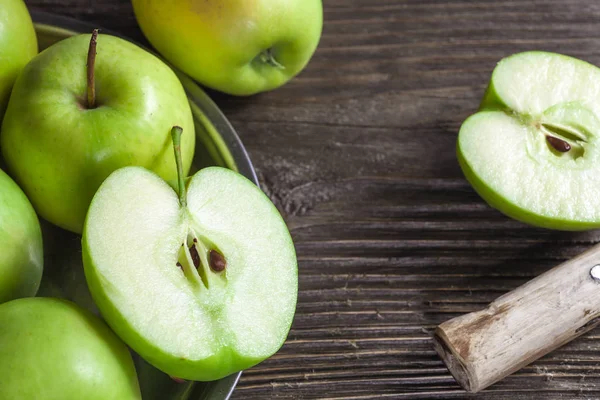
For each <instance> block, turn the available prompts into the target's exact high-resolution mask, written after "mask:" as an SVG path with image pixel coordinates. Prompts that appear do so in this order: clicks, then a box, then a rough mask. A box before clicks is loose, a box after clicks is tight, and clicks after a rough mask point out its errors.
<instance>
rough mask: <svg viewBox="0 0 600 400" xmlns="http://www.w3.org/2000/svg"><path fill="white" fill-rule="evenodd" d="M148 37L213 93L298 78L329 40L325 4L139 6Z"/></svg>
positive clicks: (139, 0) (233, 0) (215, 1)
mask: <svg viewBox="0 0 600 400" xmlns="http://www.w3.org/2000/svg"><path fill="white" fill-rule="evenodd" d="M132 2H133V8H134V10H135V15H136V17H137V20H138V22H139V24H140V26H141V28H142V31H143V32H144V34H145V35H146V37H147V38H148V40H149V41H150V43H152V45H153V46H154V47H155V48H156V49H157V50H158V51H159V52H160V53H161V54H162V55H163V56H164V57H165V58H166V59H167V60H169V61H170V62H171V63H173V64H174V65H175V66H176V67H178V68H179V69H181V70H182V71H184V72H185V73H187V74H188V75H190V76H191V77H192V78H194V79H196V80H197V81H199V82H200V83H202V84H204V85H206V86H209V87H211V88H213V89H217V90H220V91H222V92H225V93H229V94H234V95H251V94H254V93H258V92H263V91H266V90H271V89H275V88H277V87H279V86H281V85H283V84H284V83H286V82H287V81H289V80H290V79H291V78H292V77H294V76H295V75H297V74H298V73H299V72H300V71H301V70H302V69H303V68H304V67H305V66H306V64H307V63H308V61H309V60H310V58H311V57H312V55H313V53H314V51H315V49H316V48H317V45H318V43H319V38H320V36H321V29H322V25H323V5H322V3H321V0H254V1H247V0H208V1H206V0H174V1H168V2H165V1H162V0H132Z"/></svg>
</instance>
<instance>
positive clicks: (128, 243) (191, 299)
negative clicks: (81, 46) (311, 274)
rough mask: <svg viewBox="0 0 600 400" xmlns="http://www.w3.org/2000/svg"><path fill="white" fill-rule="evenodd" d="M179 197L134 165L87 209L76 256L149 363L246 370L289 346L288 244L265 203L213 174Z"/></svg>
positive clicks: (171, 368)
mask: <svg viewBox="0 0 600 400" xmlns="http://www.w3.org/2000/svg"><path fill="white" fill-rule="evenodd" d="M172 133H173V141H174V144H175V155H176V161H177V166H178V176H179V179H178V191H175V190H174V189H173V188H172V187H171V186H169V184H167V182H165V181H164V180H162V179H161V178H160V177H158V176H157V175H155V174H154V173H152V172H150V171H148V170H146V169H144V168H141V167H125V168H122V169H119V170H117V171H115V172H114V173H112V174H111V175H110V176H109V177H108V178H107V179H106V181H104V183H103V184H102V185H101V187H100V189H99V190H98V192H97V193H96V195H95V196H94V198H93V201H92V203H91V206H90V209H89V211H88V214H87V217H86V222H85V226H84V236H83V239H82V241H83V261H84V266H85V275H86V279H87V282H88V286H89V288H90V292H91V294H92V296H93V298H94V300H95V302H96V304H97V305H98V308H99V309H100V311H101V313H102V316H103V317H104V318H105V320H106V321H107V322H108V324H109V325H110V326H111V327H112V328H113V329H114V331H115V332H116V333H117V334H118V335H119V336H120V337H121V338H122V339H123V340H124V341H125V342H126V343H127V344H128V345H129V346H130V347H131V348H133V349H134V350H135V351H136V352H137V353H139V354H140V355H141V356H142V357H143V358H144V359H145V360H146V361H148V362H149V363H150V364H152V365H154V366H155V367H156V368H158V369H160V370H161V371H163V372H165V373H167V374H169V375H171V376H173V377H178V378H182V379H188V380H195V381H210V380H216V379H220V378H222V377H225V376H227V375H230V374H232V373H235V372H238V371H240V370H243V369H246V368H249V367H251V366H253V365H255V364H257V363H259V362H260V361H262V360H264V359H266V358H267V357H269V356H271V355H272V354H274V353H275V352H276V351H277V350H278V349H279V348H280V347H281V345H282V344H283V342H284V341H285V339H286V337H287V334H288V332H289V329H290V325H291V323H292V320H293V316H294V312H295V307H296V299H297V292H298V271H297V261H296V255H295V250H294V245H293V242H292V239H291V237H290V234H289V231H288V229H287V227H286V225H285V222H284V221H283V219H282V217H281V215H280V214H279V212H278V211H277V209H276V208H275V206H274V205H273V204H272V203H271V201H270V200H269V199H268V197H267V196H266V195H265V194H264V193H263V192H262V191H261V190H260V189H259V188H258V187H256V186H255V185H254V184H253V183H252V182H250V181H249V180H247V179H246V178H244V177H243V176H242V175H240V174H238V173H236V172H233V171H231V170H228V169H224V168H219V167H210V168H206V169H203V170H200V171H199V172H197V173H196V174H195V175H194V176H192V177H191V179H189V182H188V183H187V185H186V183H185V181H184V179H183V169H182V163H181V153H180V140H181V139H180V138H181V129H180V128H174V129H173V132H172Z"/></svg>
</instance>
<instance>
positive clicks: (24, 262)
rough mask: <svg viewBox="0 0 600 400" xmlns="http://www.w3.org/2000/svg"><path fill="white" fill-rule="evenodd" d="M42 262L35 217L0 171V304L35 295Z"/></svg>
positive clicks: (40, 234)
mask: <svg viewBox="0 0 600 400" xmlns="http://www.w3.org/2000/svg"><path fill="white" fill-rule="evenodd" d="M43 263H44V260H43V248H42V232H41V229H40V224H39V221H38V218H37V215H36V214H35V211H34V210H33V207H32V206H31V204H30V203H29V200H27V197H25V194H24V193H23V192H22V191H21V189H20V188H19V187H18V186H17V184H16V183H15V182H13V180H12V179H10V177H9V176H8V175H6V174H5V173H4V172H3V171H1V170H0V303H3V302H5V301H9V300H12V299H16V298H19V297H30V296H35V294H36V293H37V291H38V288H39V286H40V281H41V280H42V269H43V268H42V266H43Z"/></svg>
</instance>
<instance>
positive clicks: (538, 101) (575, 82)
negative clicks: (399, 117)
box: [457, 52, 600, 230]
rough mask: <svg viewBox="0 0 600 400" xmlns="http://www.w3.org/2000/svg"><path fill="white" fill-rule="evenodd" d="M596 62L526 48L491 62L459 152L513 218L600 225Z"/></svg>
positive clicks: (482, 187) (560, 225)
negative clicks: (494, 63) (494, 64)
mask: <svg viewBox="0 0 600 400" xmlns="http://www.w3.org/2000/svg"><path fill="white" fill-rule="evenodd" d="M599 115H600V69H598V68H597V67H595V66H593V65H591V64H588V63H586V62H584V61H581V60H578V59H575V58H571V57H567V56H564V55H560V54H554V53H546V52H525V53H519V54H515V55H513V56H510V57H508V58H505V59H503V60H502V61H500V63H499V64H498V65H497V67H496V68H495V70H494V72H493V74H492V78H491V81H490V84H489V86H488V89H487V92H486V95H485V97H484V99H483V102H482V104H481V110H480V111H479V112H478V113H476V114H474V115H472V116H471V117H469V118H468V119H467V120H466V121H465V122H464V123H463V125H462V127H461V129H460V133H459V137H458V144H457V153H458V159H459V162H460V165H461V167H462V169H463V172H464V174H465V176H466V178H467V179H468V180H469V182H470V183H471V184H472V185H473V187H474V188H475V190H476V191H477V192H478V193H479V194H480V195H481V197H483V198H484V199H485V200H486V201H487V202H488V203H489V204H490V205H492V206H493V207H495V208H497V209H498V210H500V211H501V212H503V213H504V214H506V215H508V216H510V217H512V218H515V219H517V220H520V221H523V222H526V223H529V224H532V225H536V226H541V227H545V228H552V229H561V230H584V229H592V228H598V227H600V148H599V142H598V136H599V135H600V119H599V118H598V116H599Z"/></svg>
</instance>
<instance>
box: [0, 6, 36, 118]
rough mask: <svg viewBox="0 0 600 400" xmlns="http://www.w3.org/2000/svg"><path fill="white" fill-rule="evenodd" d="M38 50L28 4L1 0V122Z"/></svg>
mask: <svg viewBox="0 0 600 400" xmlns="http://www.w3.org/2000/svg"><path fill="white" fill-rule="evenodd" d="M37 51H38V46H37V37H36V35H35V29H34V28H33V23H32V21H31V16H30V15H29V11H27V7H26V6H25V3H24V2H23V1H22V0H0V61H1V62H0V121H1V120H2V116H3V115H4V111H5V109H6V105H7V104H8V98H9V96H10V91H11V89H12V87H13V84H14V83H15V80H16V79H17V76H18V75H19V72H21V70H22V69H23V67H25V65H26V64H27V63H28V62H29V61H30V60H31V59H32V58H33V57H34V56H35V55H36V54H37Z"/></svg>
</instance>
